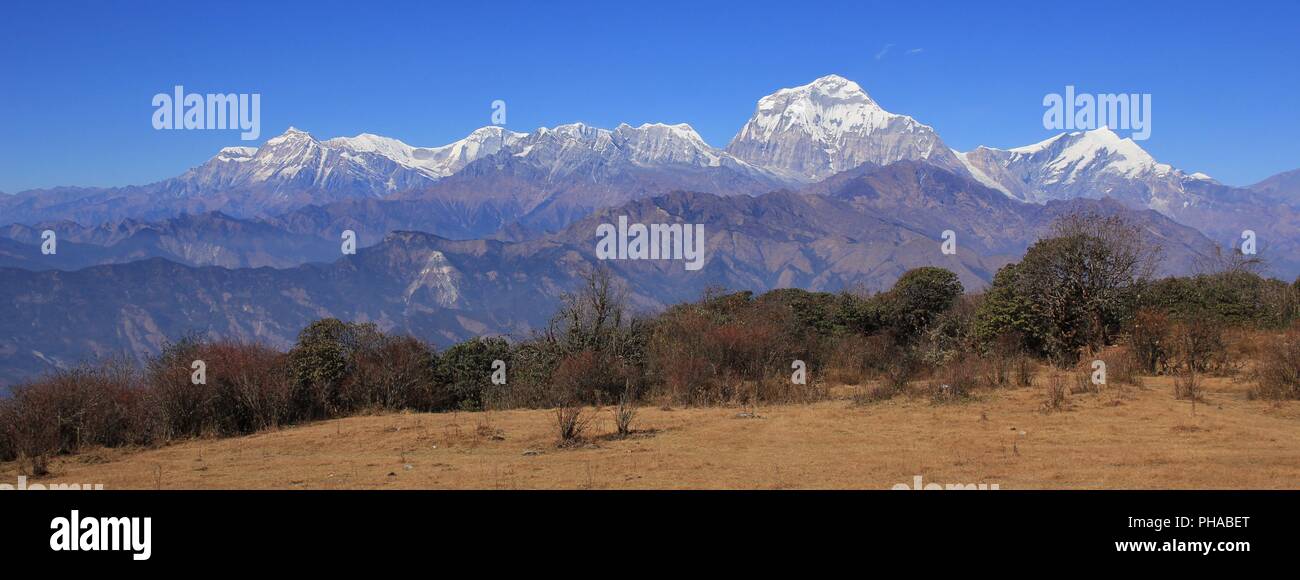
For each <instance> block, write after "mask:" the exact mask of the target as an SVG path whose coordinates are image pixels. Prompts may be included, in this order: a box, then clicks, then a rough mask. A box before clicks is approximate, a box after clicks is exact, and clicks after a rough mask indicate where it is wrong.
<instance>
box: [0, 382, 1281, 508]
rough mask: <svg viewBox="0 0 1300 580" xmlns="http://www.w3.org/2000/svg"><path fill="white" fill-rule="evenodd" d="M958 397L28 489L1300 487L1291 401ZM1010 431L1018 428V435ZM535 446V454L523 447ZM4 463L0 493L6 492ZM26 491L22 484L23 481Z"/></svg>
mask: <svg viewBox="0 0 1300 580" xmlns="http://www.w3.org/2000/svg"><path fill="white" fill-rule="evenodd" d="M1044 383H1045V379H1044V378H1043V377H1041V376H1040V377H1039V378H1038V381H1037V386H1035V387H1030V388H1009V389H1002V390H984V391H980V392H978V394H977V398H976V399H975V400H974V401H971V402H965V403H957V404H948V405H933V404H931V403H930V402H929V400H927V399H925V398H919V397H918V398H909V397H900V398H896V399H894V400H892V401H886V402H881V403H875V404H871V405H866V406H856V405H853V404H852V403H851V402H850V400H849V395H851V393H852V391H853V390H854V389H856V388H857V387H839V388H836V389H835V390H834V392H835V395H836V396H835V397H834V398H832V399H831V400H828V401H823V402H820V403H816V404H810V405H778V406H761V407H759V408H758V416H757V417H741V416H739V415H740V410H739V409H736V408H724V407H712V408H689V409H682V408H679V409H674V410H669V409H662V408H657V407H644V408H642V409H641V410H640V413H639V415H638V417H637V421H636V424H635V427H636V428H637V429H639V430H640V431H641V432H640V433H638V434H636V435H634V436H633V437H630V438H627V439H621V440H620V439H614V438H612V437H610V435H609V434H610V433H612V432H613V431H614V426H613V420H612V410H611V409H608V408H606V409H602V410H600V411H599V418H598V419H597V420H596V421H594V422H593V424H592V428H591V432H592V433H591V434H592V435H593V437H592V440H591V443H590V444H588V445H584V446H577V447H575V448H567V449H558V448H556V446H555V416H554V411H549V410H515V411H493V412H485V413H444V414H417V413H398V414H385V415H375V416H362V417H353V418H348V419H340V420H332V421H325V422H319V423H313V424H310V425H304V426H298V427H292V428H286V429H282V430H277V431H270V432H264V433H258V434H255V435H251V436H247V437H239V438H231V439H203V440H194V441H187V442H182V443H178V444H174V445H170V446H166V447H163V448H159V449H149V450H109V449H105V450H95V451H91V452H87V453H82V454H79V455H76V456H72V457H63V458H57V459H56V460H54V461H53V462H52V464H51V469H52V475H51V476H49V477H46V478H42V479H41V481H47V482H49V481H56V482H80V483H103V484H104V485H105V488H106V489H121V488H132V489H156V488H161V489H192V488H237V489H264V488H277V489H279V488H287V489H351V488H360V489H409V488H433V489H445V488H456V489H464V488H469V489H535V488H544V489H552V488H563V489H575V488H576V489H619V488H638V489H644V488H654V489H701V488H703V489H718V488H723V489H792V488H854V489H888V488H890V487H891V486H893V485H895V484H898V483H911V482H912V480H913V477H914V476H917V475H919V476H921V477H923V479H924V481H925V482H927V483H929V482H935V483H988V484H998V485H999V486H1000V488H1001V489H1017V488H1071V489H1079V488H1108V489H1112V488H1124V489H1128V488H1159V489H1164V488H1201V489H1206V488H1208V489H1219V488H1285V489H1295V488H1297V487H1300V403H1298V402H1286V403H1270V402H1263V401H1249V400H1247V399H1246V396H1245V390H1246V385H1245V384H1238V383H1234V382H1232V381H1230V380H1228V379H1221V378H1218V379H1208V380H1207V385H1206V395H1205V397H1206V400H1205V401H1204V402H1202V403H1199V404H1197V406H1196V413H1195V415H1193V414H1192V408H1191V404H1190V403H1189V402H1187V401H1177V400H1175V399H1174V398H1173V395H1172V393H1173V386H1172V380H1171V379H1169V378H1163V377H1162V378H1147V379H1145V380H1144V383H1145V386H1144V387H1122V388H1121V387H1114V386H1112V387H1108V388H1106V389H1105V390H1103V391H1102V392H1100V393H1096V394H1081V395H1071V397H1070V400H1069V408H1068V409H1067V410H1064V411H1058V412H1051V413H1046V412H1044V411H1043V410H1042V409H1041V403H1042V401H1043V399H1044V393H1043V391H1044V388H1043V386H1042V385H1043V384H1044ZM1022 432H1023V434H1022ZM534 452H536V453H534ZM18 469H19V467H18V465H16V464H14V463H10V464H5V465H0V474H3V476H4V479H3V480H0V481H10V482H12V481H14V479H15V478H16V476H17V474H18ZM33 481H36V480H33Z"/></svg>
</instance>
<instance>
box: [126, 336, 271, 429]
mask: <svg viewBox="0 0 1300 580" xmlns="http://www.w3.org/2000/svg"><path fill="white" fill-rule="evenodd" d="M194 361H203V366H204V368H205V375H206V376H205V377H204V381H203V382H202V383H200V384H195V382H194V380H193V377H192V372H193V370H192V368H193V367H192V364H193V362H194ZM285 361H286V359H285V355H284V354H282V353H280V352H277V351H275V350H273V349H270V348H267V347H265V346H261V345H256V344H248V343H242V342H236V341H216V342H210V343H205V342H192V343H187V344H182V345H178V346H177V347H175V348H174V349H172V350H168V351H164V353H163V355H162V356H160V357H158V358H156V359H154V360H153V361H151V363H150V365H149V370H148V373H147V374H146V379H145V380H146V383H147V384H148V386H149V389H150V394H151V396H152V397H153V398H154V401H156V402H157V404H158V405H159V407H160V411H161V416H162V419H163V421H164V422H165V424H166V426H167V428H166V435H167V437H168V438H178V437H198V436H203V435H209V434H210V435H217V436H229V435H241V434H246V433H252V432H254V431H258V430H261V429H267V428H271V427H276V426H279V425H281V424H283V423H286V422H289V421H290V420H291V419H292V414H293V413H292V410H293V409H292V405H291V403H292V400H291V398H292V392H293V385H292V379H291V377H290V375H289V372H288V366H287V365H286V364H285Z"/></svg>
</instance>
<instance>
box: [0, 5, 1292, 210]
mask: <svg viewBox="0 0 1300 580" xmlns="http://www.w3.org/2000/svg"><path fill="white" fill-rule="evenodd" d="M1141 4H1142V5H1141V6H1138V3H1133V2H1106V1H1090V2H1083V3H1064V2H1042V1H1038V2H1017V1H1010V2H994V3H980V4H978V5H975V7H973V8H972V7H971V6H972V5H971V4H970V3H957V2H953V3H940V2H843V3H822V2H815V1H810V0H806V1H802V2H790V1H786V2H745V3H735V4H723V3H712V2H703V1H695V2H682V3H676V2H668V1H656V2H630V1H628V2H609V1H608V0H606V1H602V2H531V3H514V2H506V1H501V2H411V3H389V2H368V3H345V2H333V1H319V0H318V1H313V2H303V3H301V4H297V3H293V2H279V1H277V2H249V3H243V2H237V1H231V0H227V1H222V2H212V3H193V4H192V5H185V4H184V3H177V2H113V3H109V2H85V3H82V2H75V3H63V2H53V3H51V2H35V1H30V0H28V1H23V0H14V1H11V2H7V6H6V10H5V12H6V19H5V20H6V23H5V26H4V34H3V35H0V191H6V192H15V191H19V190H22V189H27V188H33V187H48V186H54V185H123V184H132V183H147V182H151V181H156V180H159V179H163V178H166V177H170V176H173V175H176V174H179V173H181V172H182V171H184V170H185V169H187V168H189V167H191V166H194V165H197V164H199V163H202V162H203V161H204V160H206V159H207V158H209V157H210V156H211V155H213V154H214V153H215V152H216V150H217V149H218V148H220V147H222V146H226V145H241V144H248V143H241V142H240V141H239V136H238V134H237V132H235V131H155V130H154V129H153V128H152V125H151V122H150V118H151V114H152V112H153V108H152V106H151V105H150V99H151V98H152V96H153V95H154V94H155V93H159V92H169V91H170V90H171V87H173V86H174V85H177V84H181V85H184V86H185V87H186V89H187V90H191V91H195V92H223V93H228V92H249V93H251V92H257V93H261V95H262V136H261V140H265V139H267V138H270V137H272V136H274V135H276V134H278V133H280V132H282V131H283V130H284V129H285V128H286V127H288V126H289V125H294V126H297V127H298V128H301V129H304V130H307V131H309V132H311V133H312V134H313V135H315V136H316V137H318V138H322V139H323V138H328V137H334V136H339V135H355V134H357V133H361V132H371V133H378V134H381V135H387V136H391V137H396V138H399V139H402V140H403V141H406V142H407V143H410V144H412V145H421V146H433V145H441V144H444V143H447V142H450V141H453V140H456V139H459V138H461V137H463V136H464V135H465V134H466V133H468V132H469V131H471V130H473V129H474V128H477V127H480V126H483V125H487V124H489V122H490V115H491V108H490V105H491V102H492V101H493V100H495V99H503V100H505V101H506V103H507V107H508V109H507V111H508V121H509V123H508V127H509V128H511V129H514V130H517V131H527V130H531V129H534V128H536V127H538V126H542V125H546V126H552V125H556V124H559V123H566V122H573V121H583V122H586V123H589V124H593V125H597V126H604V127H613V126H615V125H617V124H618V123H620V122H627V123H631V124H634V125H635V124H640V123H642V122H668V123H678V122H687V123H690V124H692V125H693V126H695V128H696V129H697V130H698V131H699V132H700V134H701V135H703V136H704V138H705V139H706V140H707V141H708V142H709V143H711V144H713V145H715V146H718V147H722V146H725V145H726V143H727V141H729V140H730V139H731V137H732V136H733V135H734V134H735V132H736V131H737V130H738V129H739V128H740V126H741V125H742V124H743V123H744V122H745V120H746V119H747V118H748V117H749V116H750V115H751V114H752V112H753V108H754V105H755V102H756V101H757V100H758V99H759V98H760V97H762V96H763V95H765V94H768V93H770V92H772V91H774V90H775V89H777V88H780V87H787V86H795V85H800V84H805V83H807V82H809V81H811V80H812V79H814V78H816V77H819V76H822V75H825V74H829V73H836V74H840V75H843V76H846V77H849V78H851V79H853V80H855V81H857V82H858V83H859V84H861V85H862V86H863V88H865V89H866V90H867V91H868V92H869V93H871V95H872V97H873V98H875V99H876V100H877V101H878V102H879V103H880V104H881V105H882V106H884V107H885V108H886V109H889V110H891V111H893V112H896V113H903V114H908V115H911V116H913V117H915V118H917V119H918V120H920V121H922V122H924V123H927V124H929V125H931V126H933V127H935V129H936V130H937V131H938V132H939V134H940V136H942V137H943V138H944V140H945V141H946V142H947V143H948V144H949V146H952V147H954V148H957V149H961V150H967V149H970V148H973V147H975V146H976V145H981V144H985V145H990V146H995V147H1014V146H1019V145H1025V144H1029V143H1032V142H1036V141H1039V140H1042V139H1045V138H1047V137H1049V136H1051V135H1052V134H1053V131H1048V130H1046V129H1044V128H1043V127H1042V114H1043V106H1042V99H1043V96H1044V95H1045V94H1046V93H1051V92H1062V91H1064V87H1065V85H1067V84H1069V85H1074V86H1076V87H1078V90H1079V91H1083V92H1092V93H1108V92H1125V93H1150V94H1151V95H1152V117H1153V119H1152V134H1151V138H1150V139H1149V140H1148V141H1145V142H1142V146H1143V147H1144V148H1146V149H1147V150H1148V151H1150V152H1151V153H1152V154H1153V155H1154V156H1155V157H1156V158H1157V159H1159V160H1161V161H1163V162H1166V163H1170V164H1173V165H1174V166H1176V167H1179V168H1183V169H1185V170H1188V171H1203V172H1206V173H1209V174H1210V175H1213V176H1215V177H1217V178H1219V179H1220V180H1221V181H1224V182H1225V183H1231V184H1247V183H1252V182H1255V181H1257V180H1259V179H1262V178H1264V177H1267V176H1269V175H1272V174H1274V173H1278V172H1281V171H1285V170H1290V169H1296V168H1300V145H1297V143H1298V142H1300V141H1297V137H1298V136H1300V98H1298V97H1297V95H1300V74H1297V72H1296V71H1297V67H1298V65H1300V40H1297V38H1298V37H1300V34H1297V33H1296V23H1297V22H1300V6H1298V5H1300V3H1295V2H1267V3H1265V2H1259V3H1253V2H1243V1H1238V2H1230V3H1221V2H1216V3H1209V2H1205V3H1202V2H1146V3H1141ZM886 47H888V49H887V50H886ZM909 52H910V53H909Z"/></svg>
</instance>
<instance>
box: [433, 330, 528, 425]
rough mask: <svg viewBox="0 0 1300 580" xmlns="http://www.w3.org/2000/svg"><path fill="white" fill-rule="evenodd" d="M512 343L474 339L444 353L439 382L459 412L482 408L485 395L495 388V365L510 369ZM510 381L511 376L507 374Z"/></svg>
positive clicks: (500, 339) (502, 339)
mask: <svg viewBox="0 0 1300 580" xmlns="http://www.w3.org/2000/svg"><path fill="white" fill-rule="evenodd" d="M510 352H511V350H510V343H508V342H506V340H505V339H504V338H497V337H493V338H472V339H470V340H467V341H465V342H462V343H459V344H456V345H455V346H452V347H451V348H448V349H447V350H446V351H445V352H443V354H442V356H441V357H440V358H439V359H438V367H437V368H438V370H437V375H436V376H437V379H436V380H437V381H438V382H439V383H441V384H443V385H445V388H446V389H448V391H449V396H450V397H449V401H450V402H451V404H452V405H454V406H455V407H457V408H460V409H482V408H483V402H484V395H485V394H486V393H488V392H490V391H491V389H492V386H493V385H492V363H493V361H497V360H500V361H502V362H505V363H506V368H507V370H508V369H509V368H510V366H509V365H510ZM506 380H507V381H509V375H507V379H506Z"/></svg>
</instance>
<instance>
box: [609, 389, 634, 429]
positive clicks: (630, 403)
mask: <svg viewBox="0 0 1300 580" xmlns="http://www.w3.org/2000/svg"><path fill="white" fill-rule="evenodd" d="M635 419H636V390H635V388H634V387H632V384H631V383H628V385H627V387H626V388H625V389H624V390H623V394H622V395H620V396H619V397H618V405H616V406H615V407H614V427H615V429H617V430H618V436H619V437H627V436H628V435H631V434H632V421H633V420H635Z"/></svg>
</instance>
